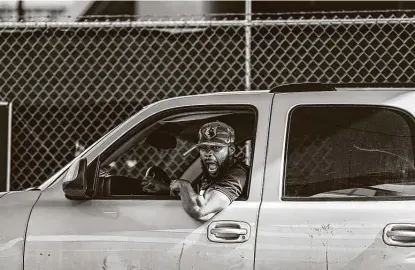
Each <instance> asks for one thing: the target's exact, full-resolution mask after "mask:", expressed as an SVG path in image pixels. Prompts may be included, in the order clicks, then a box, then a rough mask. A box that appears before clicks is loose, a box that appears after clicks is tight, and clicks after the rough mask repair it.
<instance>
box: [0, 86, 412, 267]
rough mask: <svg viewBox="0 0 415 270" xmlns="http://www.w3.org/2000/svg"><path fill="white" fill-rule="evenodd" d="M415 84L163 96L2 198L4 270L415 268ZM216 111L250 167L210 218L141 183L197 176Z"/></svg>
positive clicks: (1, 246) (301, 87) (218, 118)
mask: <svg viewBox="0 0 415 270" xmlns="http://www.w3.org/2000/svg"><path fill="white" fill-rule="evenodd" d="M413 89H414V88H411V87H402V86H391V85H388V86H382V87H379V86H362V85H358V86H356V85H352V86H349V85H325V84H294V85H284V86H281V87H277V88H275V89H273V90H267V91H246V92H222V93H212V94H204V95H194V96H186V97H177V98H172V99H167V100H163V101H160V102H157V103H154V104H152V105H150V106H148V107H146V108H144V109H143V110H141V111H139V112H138V113H137V114H135V115H134V116H132V117H131V118H129V119H128V120H126V121H125V122H124V123H122V124H121V125H119V126H118V127H116V128H115V129H113V130H112V131H111V132H109V133H108V134H106V135H105V136H103V137H102V138H101V139H100V140H98V141H97V142H96V143H95V144H94V145H92V146H90V147H89V148H88V149H86V150H85V151H84V152H83V153H81V154H80V155H79V156H78V157H76V158H75V159H74V160H73V161H72V162H70V163H69V164H68V165H67V166H65V167H64V168H62V169H61V170H60V171H59V172H57V173H56V174H55V175H54V176H52V177H51V178H50V179H49V180H48V181H46V182H45V183H43V184H42V185H41V186H39V187H37V188H34V189H31V190H27V191H24V192H10V193H8V194H5V195H3V197H1V198H0V200H1V201H0V205H1V206H0V207H1V211H0V218H1V220H3V221H4V226H2V229H1V230H0V233H1V238H0V239H1V240H0V241H1V242H0V248H1V249H0V254H1V255H2V256H0V268H1V267H2V266H3V265H7V269H22V268H23V267H24V268H25V269H75V268H76V269H97V268H100V269H212V268H215V269H316V270H317V269H373V268H376V267H377V268H381V269H413V268H414V266H415V265H414V261H413V258H412V257H413V254H414V252H415V248H414V246H415V217H414V215H413V214H412V213H413V211H414V210H413V209H414V206H415V203H414V199H415V196H414V195H415V188H414V175H415V174H414V173H415V167H414V166H415V162H414V159H415V152H414V150H415V147H414V134H413V132H414V131H415V129H414V127H415V125H414V123H415V122H414V115H415V108H414V106H413V104H415V92H413V91H412V90H413ZM216 120H219V121H222V122H224V123H227V124H228V125H230V126H232V127H233V128H234V130H235V135H236V146H237V156H238V158H240V160H242V161H243V162H244V163H245V165H246V166H247V168H249V174H248V175H249V177H248V181H247V183H246V186H245V188H244V190H243V192H242V194H241V196H240V197H239V198H238V199H237V200H235V201H233V202H232V203H231V204H230V205H229V206H228V207H227V208H226V209H224V210H223V211H220V212H219V213H217V214H216V215H214V216H213V217H212V218H211V219H209V220H208V221H198V220H195V219H193V218H191V217H190V216H189V215H188V214H187V213H186V212H185V211H184V210H183V207H182V204H181V200H180V197H178V196H173V195H167V194H164V195H154V194H146V193H145V192H143V191H142V190H141V189H140V185H139V183H140V181H141V180H142V179H143V178H144V177H145V176H146V175H148V174H149V173H150V172H152V171H153V170H152V169H154V168H158V169H160V170H161V171H162V172H163V174H162V175H161V176H160V177H162V178H163V179H167V180H166V181H169V180H172V179H178V178H186V179H188V180H189V181H191V182H192V181H197V180H198V179H199V178H200V176H201V173H202V169H201V168H200V159H199V157H198V154H197V152H190V153H189V151H188V150H189V149H191V148H192V147H193V146H194V144H196V142H197V132H198V129H199V128H200V127H201V126H202V125H203V124H205V123H207V122H210V121H216ZM177 164H179V166H178V165H177ZM102 175H110V176H111V177H109V179H110V180H106V181H102V180H100V179H101V178H100V176H102ZM8 213H13V214H8ZM4 269H6V268H4Z"/></svg>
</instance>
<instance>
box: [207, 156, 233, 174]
mask: <svg viewBox="0 0 415 270" xmlns="http://www.w3.org/2000/svg"><path fill="white" fill-rule="evenodd" d="M232 163H233V157H232V156H228V157H227V158H226V159H225V160H224V161H223V163H222V164H220V165H218V169H217V171H216V174H215V176H213V175H211V174H210V173H209V171H208V168H207V166H206V165H205V164H204V163H203V160H202V159H200V166H201V167H202V171H203V175H204V176H205V177H211V178H218V177H220V176H222V175H223V174H224V173H225V172H227V171H228V169H229V168H230V167H231V166H232Z"/></svg>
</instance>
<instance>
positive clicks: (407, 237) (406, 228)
mask: <svg viewBox="0 0 415 270" xmlns="http://www.w3.org/2000/svg"><path fill="white" fill-rule="evenodd" d="M383 241H384V242H385V244H387V245H390V246H401V247H415V224H389V225H387V226H386V227H385V229H384V231H383Z"/></svg>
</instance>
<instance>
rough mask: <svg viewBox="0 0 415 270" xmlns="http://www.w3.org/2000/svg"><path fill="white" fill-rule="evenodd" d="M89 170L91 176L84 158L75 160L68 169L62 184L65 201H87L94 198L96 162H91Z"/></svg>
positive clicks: (97, 165)
mask: <svg viewBox="0 0 415 270" xmlns="http://www.w3.org/2000/svg"><path fill="white" fill-rule="evenodd" d="M90 167H91V168H90V169H91V170H93V171H94V173H93V174H92V175H91V174H90V173H88V171H87V162H86V159H85V158H82V159H79V160H76V161H75V162H74V163H73V164H72V165H71V166H70V167H69V169H68V172H67V173H66V176H65V179H64V181H63V183H62V189H63V192H64V193H65V197H66V198H67V199H75V200H88V199H91V198H92V197H93V196H94V190H95V186H96V184H95V183H96V179H97V177H96V172H95V171H96V170H97V169H98V167H99V164H98V162H93V163H92V164H91V165H90Z"/></svg>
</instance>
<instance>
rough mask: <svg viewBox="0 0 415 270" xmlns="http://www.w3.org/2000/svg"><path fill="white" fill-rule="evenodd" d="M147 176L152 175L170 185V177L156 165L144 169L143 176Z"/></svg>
mask: <svg viewBox="0 0 415 270" xmlns="http://www.w3.org/2000/svg"><path fill="white" fill-rule="evenodd" d="M147 177H153V178H155V179H157V180H160V181H162V182H163V183H165V184H167V185H170V177H169V176H168V174H167V173H166V172H165V171H164V170H163V169H162V168H160V167H158V166H151V167H150V168H148V169H147V171H146V175H145V178H147Z"/></svg>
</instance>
